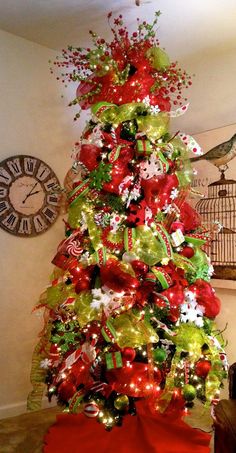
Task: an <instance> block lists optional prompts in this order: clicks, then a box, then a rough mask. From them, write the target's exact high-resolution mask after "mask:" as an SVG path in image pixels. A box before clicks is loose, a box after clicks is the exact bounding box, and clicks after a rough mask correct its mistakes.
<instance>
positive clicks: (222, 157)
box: [191, 134, 236, 168]
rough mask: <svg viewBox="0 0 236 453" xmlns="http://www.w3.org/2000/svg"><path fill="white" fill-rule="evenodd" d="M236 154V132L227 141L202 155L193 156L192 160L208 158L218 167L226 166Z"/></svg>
mask: <svg viewBox="0 0 236 453" xmlns="http://www.w3.org/2000/svg"><path fill="white" fill-rule="evenodd" d="M235 156H236V134H234V135H233V136H232V137H231V138H230V139H229V140H227V141H226V142H223V143H220V144H219V145H217V146H214V148H212V149H210V150H209V151H207V153H205V154H203V155H202V156H197V157H192V158H191V161H192V162H198V161H199V160H207V161H208V162H210V163H211V164H213V165H215V166H216V167H217V168H220V167H222V166H225V165H227V164H228V162H230V161H231V160H232V159H233V158H234V157H235Z"/></svg>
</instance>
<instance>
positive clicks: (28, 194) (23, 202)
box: [22, 181, 38, 204]
mask: <svg viewBox="0 0 236 453" xmlns="http://www.w3.org/2000/svg"><path fill="white" fill-rule="evenodd" d="M37 184H38V181H36V183H35V184H34V185H33V187H32V189H31V190H30V192H29V193H27V195H26V196H25V199H24V200H23V201H22V204H25V202H26V200H27V198H28V197H29V196H30V195H31V192H32V191H33V190H34V188H35V187H36V186H37Z"/></svg>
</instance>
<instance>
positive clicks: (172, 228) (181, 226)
mask: <svg viewBox="0 0 236 453" xmlns="http://www.w3.org/2000/svg"><path fill="white" fill-rule="evenodd" d="M177 230H181V231H182V233H184V231H185V228H184V224H183V222H180V221H178V220H176V221H175V222H173V223H172V224H171V226H170V231H171V232H173V231H177Z"/></svg>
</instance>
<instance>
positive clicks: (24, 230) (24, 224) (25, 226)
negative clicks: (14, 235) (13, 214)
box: [18, 217, 32, 235]
mask: <svg viewBox="0 0 236 453" xmlns="http://www.w3.org/2000/svg"><path fill="white" fill-rule="evenodd" d="M31 230H32V228H31V222H30V219H29V218H28V217H23V218H22V219H21V220H20V226H19V229H18V233H20V234H25V235H27V234H31Z"/></svg>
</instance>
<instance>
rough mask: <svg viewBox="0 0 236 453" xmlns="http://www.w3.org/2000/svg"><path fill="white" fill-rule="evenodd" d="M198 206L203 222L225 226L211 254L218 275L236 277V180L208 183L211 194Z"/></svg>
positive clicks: (216, 239)
mask: <svg viewBox="0 0 236 453" xmlns="http://www.w3.org/2000/svg"><path fill="white" fill-rule="evenodd" d="M196 209H197V211H198V212H199V214H200V215H201V217H202V222H203V223H206V224H210V223H212V222H213V221H217V222H219V223H220V225H222V229H221V231H220V233H219V234H217V235H216V237H215V239H214V240H213V241H212V245H211V250H210V253H209V254H210V257H211V261H212V264H213V266H214V268H215V274H216V277H218V278H228V279H235V278H236V181H234V180H233V179H225V175H224V171H221V178H220V179H219V180H218V181H215V182H213V183H211V184H210V185H209V186H208V194H207V197H205V198H204V199H202V200H200V201H198V203H197V204H196Z"/></svg>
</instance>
